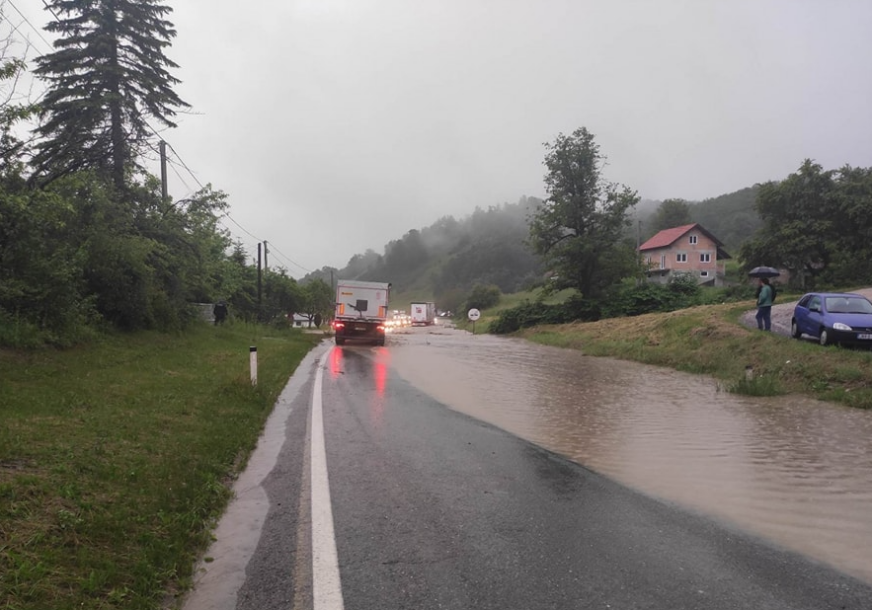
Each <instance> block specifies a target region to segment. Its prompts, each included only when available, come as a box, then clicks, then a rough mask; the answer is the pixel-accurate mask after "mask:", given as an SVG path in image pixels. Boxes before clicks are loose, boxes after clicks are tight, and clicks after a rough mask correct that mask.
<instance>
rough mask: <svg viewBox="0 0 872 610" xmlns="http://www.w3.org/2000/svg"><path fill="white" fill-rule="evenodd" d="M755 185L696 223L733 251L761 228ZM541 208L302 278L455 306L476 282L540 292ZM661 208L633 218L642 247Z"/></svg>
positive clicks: (429, 231) (465, 221)
mask: <svg viewBox="0 0 872 610" xmlns="http://www.w3.org/2000/svg"><path fill="white" fill-rule="evenodd" d="M757 190H758V187H757V186H752V187H748V188H744V189H741V190H739V191H736V192H733V193H728V194H725V195H720V196H718V197H713V198H710V199H705V200H703V201H690V202H688V204H689V207H690V216H691V221H692V222H698V223H700V224H702V225H703V226H704V227H705V228H706V229H708V230H709V231H711V232H712V233H713V234H714V235H715V236H717V237H718V238H719V239H720V240H721V241H722V242H724V244H725V245H726V247H727V249H728V250H730V251H731V253H735V252H737V251H738V248H739V246H740V245H741V244H742V243H743V241H744V240H745V239H747V238H748V237H749V236H750V235H751V234H752V233H753V232H754V231H755V230H756V229H757V228H758V227H759V226H761V221H760V217H759V215H758V214H757V211H756V209H755V207H754V202H755V198H756V196H757ZM540 203H541V200H540V199H537V198H535V197H521V198H520V199H519V200H518V202H517V203H505V204H503V205H500V206H491V207H489V208H487V209H482V208H476V209H475V211H474V212H473V213H472V214H470V215H469V216H466V217H464V218H461V219H459V220H458V219H455V218H454V217H452V216H444V217H442V218H440V219H438V220H437V221H436V222H434V223H433V224H431V225H430V226H428V227H424V228H422V229H412V230H410V231H409V232H407V233H406V234H405V235H403V236H402V237H401V238H399V239H395V240H392V241H390V242H388V243H387V244H385V246H384V248H383V250H382V253H378V252H376V251H375V250H372V249H368V250H367V251H366V252H363V253H362V254H355V255H354V256H352V257H351V259H349V261H348V264H346V266H345V267H343V268H341V269H336V268H334V267H322V268H321V269H319V270H317V271H314V272H312V273H310V274H309V275H307V276H305V277H304V278H302V280H301V282H302V283H305V282H307V281H309V280H310V279H313V278H321V279H323V280H325V281H326V282H328V283H329V282H331V281H332V280H335V279H340V278H341V279H359V280H366V281H389V282H391V283H392V284H393V286H394V289H395V290H396V291H399V292H413V291H414V292H416V293H417V294H420V295H422V297H423V295H428V296H429V297H432V298H435V299H437V300H440V301H441V300H448V301H453V300H456V298H457V295H458V294H461V293H467V292H468V291H469V290H470V289H472V288H473V287H474V286H475V285H476V284H483V285H495V286H497V287H499V289H500V291H502V292H503V293H505V294H509V293H514V292H518V291H520V290H524V289H527V288H530V287H532V286H534V285H535V284H536V283H538V282H540V281H541V280H542V278H543V274H544V272H545V269H543V267H542V263H541V262H540V261H539V259H538V257H537V256H536V255H535V254H533V252H532V250H531V249H530V248H529V247H528V245H527V238H528V236H529V228H528V224H527V219H528V217H529V215H530V213H531V212H532V211H533V210H534V209H535V208H536V206H537V205H539V204H540ZM661 203H662V202H661V201H658V200H653V199H642V200H641V201H640V202H639V203H638V204H637V206H636V208H635V209H634V211H633V213H632V217H631V220H632V223H631V225H632V226H631V227H630V229H629V230H628V231H629V233H630V234H631V235H632V236H633V237H634V238H637V239H639V240H641V241H644V240H646V239H648V238H649V237H651V235H653V230H652V229H651V228H650V225H651V219H652V217H653V216H654V214H655V213H656V212H657V209H658V207H659V206H660V204H661Z"/></svg>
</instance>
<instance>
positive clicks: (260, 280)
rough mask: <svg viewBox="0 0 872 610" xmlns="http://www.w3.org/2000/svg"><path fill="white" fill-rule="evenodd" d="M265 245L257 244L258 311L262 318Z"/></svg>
mask: <svg viewBox="0 0 872 610" xmlns="http://www.w3.org/2000/svg"><path fill="white" fill-rule="evenodd" d="M262 245H263V244H261V243H260V242H257V309H258V312H257V313H258V317H260V306H261V305H262V303H263V269H262V268H261V259H260V256H261V254H260V248H261V246H262Z"/></svg>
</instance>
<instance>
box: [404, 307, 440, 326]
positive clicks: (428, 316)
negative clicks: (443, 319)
mask: <svg viewBox="0 0 872 610" xmlns="http://www.w3.org/2000/svg"><path fill="white" fill-rule="evenodd" d="M410 308H411V309H412V326H430V325H431V324H434V323H435V322H436V303H433V302H432V301H429V302H426V303H412V304H411V305H410Z"/></svg>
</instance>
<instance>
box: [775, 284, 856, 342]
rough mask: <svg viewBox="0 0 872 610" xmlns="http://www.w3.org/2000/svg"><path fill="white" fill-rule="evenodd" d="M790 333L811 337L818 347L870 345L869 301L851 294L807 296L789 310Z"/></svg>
mask: <svg viewBox="0 0 872 610" xmlns="http://www.w3.org/2000/svg"><path fill="white" fill-rule="evenodd" d="M790 334H791V335H792V336H793V338H794V339H799V338H800V337H802V335H808V336H810V337H815V338H817V340H818V343H820V344H821V345H829V344H831V343H845V344H854V345H869V346H872V302H870V301H869V299H867V298H866V297H864V296H863V295H860V294H853V293H841V292H811V293H808V294H806V295H804V296H803V297H802V298H801V299H800V300H799V302H798V303H797V304H796V306H795V307H794V308H793V320H792V321H791V325H790Z"/></svg>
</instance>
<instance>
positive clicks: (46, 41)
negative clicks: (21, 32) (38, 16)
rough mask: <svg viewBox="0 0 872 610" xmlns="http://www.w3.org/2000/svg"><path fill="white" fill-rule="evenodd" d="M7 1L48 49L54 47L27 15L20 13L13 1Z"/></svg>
mask: <svg viewBox="0 0 872 610" xmlns="http://www.w3.org/2000/svg"><path fill="white" fill-rule="evenodd" d="M7 2H9V6H11V7H12V8H14V9H15V12H17V13H18V14H19V15H21V18H22V19H24V21H26V22H27V25H29V26H30V28H31V29H32V30H33V31H34V32H36V35H37V36H39V37H40V38H41V39H42V41H43V42H44V43H45V44H46V45H48V48H50V49H54V45H53V44H52V43H50V42H49V41H48V40H46V39H45V36H43V35H42V32H41V31H39V29H37V28H36V27H35V26H34V25H33V24H32V23H31V22H30V19H28V18H27V16H26V15H25V14H24V13H22V12H21V11H20V10H19V9H18V7H17V6H15V3H14V2H13V1H12V0H7Z"/></svg>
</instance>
